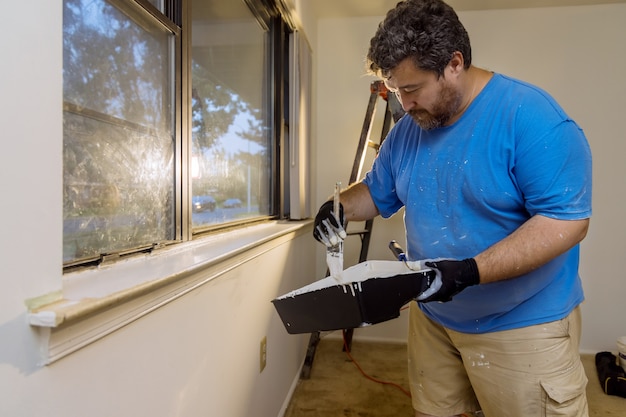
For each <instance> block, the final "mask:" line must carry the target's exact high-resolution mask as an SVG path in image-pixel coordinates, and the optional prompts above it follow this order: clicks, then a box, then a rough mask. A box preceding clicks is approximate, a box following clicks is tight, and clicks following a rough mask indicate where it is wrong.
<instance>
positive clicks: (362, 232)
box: [346, 229, 370, 236]
mask: <svg viewBox="0 0 626 417" xmlns="http://www.w3.org/2000/svg"><path fill="white" fill-rule="evenodd" d="M369 232H370V231H369V230H367V229H362V230H350V231H349V232H346V234H347V235H348V236H352V235H364V234H366V233H369Z"/></svg>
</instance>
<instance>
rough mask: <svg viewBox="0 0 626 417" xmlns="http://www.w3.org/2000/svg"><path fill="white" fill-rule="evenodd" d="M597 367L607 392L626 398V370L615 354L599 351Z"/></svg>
mask: <svg viewBox="0 0 626 417" xmlns="http://www.w3.org/2000/svg"><path fill="white" fill-rule="evenodd" d="M596 369H597V370H598V377H599V378H600V385H601V386H602V391H604V393H605V394H607V395H617V396H620V397H624V398H626V372H624V369H622V367H621V366H619V365H618V364H617V357H616V356H615V355H613V354H612V353H611V352H599V353H597V354H596Z"/></svg>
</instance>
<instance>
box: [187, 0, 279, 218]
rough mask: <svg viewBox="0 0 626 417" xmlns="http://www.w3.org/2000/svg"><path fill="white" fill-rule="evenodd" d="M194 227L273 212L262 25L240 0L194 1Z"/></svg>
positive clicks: (265, 39) (266, 51) (266, 50)
mask: <svg viewBox="0 0 626 417" xmlns="http://www.w3.org/2000/svg"><path fill="white" fill-rule="evenodd" d="M191 10H192V21H193V25H192V49H191V51H192V52H191V54H192V63H191V68H192V69H191V73H192V75H191V76H192V103H191V104H192V112H191V113H192V147H191V153H192V154H191V167H190V172H191V178H192V190H193V192H192V194H193V197H192V222H193V227H194V230H198V229H200V228H206V227H211V226H214V225H217V224H223V223H228V222H232V221H240V220H242V219H250V218H255V217H262V216H267V215H270V214H272V213H271V210H272V208H271V204H270V201H271V199H270V192H271V187H270V180H271V178H270V177H271V175H270V172H271V159H272V154H271V146H270V140H271V139H270V138H271V129H270V128H269V126H270V120H271V117H270V112H269V106H268V102H269V97H268V86H269V84H270V77H269V76H268V73H269V72H268V70H267V68H268V62H269V59H268V56H269V48H268V46H267V45H268V33H267V32H266V31H265V30H263V28H262V27H261V26H260V25H259V23H258V21H257V19H256V18H255V17H254V16H253V15H252V13H251V11H250V9H249V8H248V7H247V6H246V4H245V3H244V2H243V1H242V0H193V1H192V8H191Z"/></svg>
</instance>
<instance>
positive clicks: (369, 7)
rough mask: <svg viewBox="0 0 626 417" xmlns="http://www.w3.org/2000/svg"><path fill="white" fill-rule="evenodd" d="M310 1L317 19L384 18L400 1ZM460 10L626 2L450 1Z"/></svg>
mask: <svg viewBox="0 0 626 417" xmlns="http://www.w3.org/2000/svg"><path fill="white" fill-rule="evenodd" d="M302 1H310V2H311V7H312V9H313V11H314V13H315V14H316V16H317V17H318V18H328V17H366V16H384V15H385V14H386V13H387V10H389V9H391V8H393V7H394V6H395V5H396V4H397V3H398V0H302ZM447 3H448V4H449V5H450V6H452V7H454V9H455V10H457V11H463V10H486V9H519V8H533V7H560V6H583V5H598V4H609V3H626V0H447Z"/></svg>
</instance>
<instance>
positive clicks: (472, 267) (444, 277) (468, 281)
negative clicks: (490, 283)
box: [417, 258, 480, 303]
mask: <svg viewBox="0 0 626 417" xmlns="http://www.w3.org/2000/svg"><path fill="white" fill-rule="evenodd" d="M425 265H426V266H427V267H429V268H432V269H433V270H435V272H436V273H437V276H436V277H435V280H434V281H433V284H432V285H431V288H432V291H431V290H430V288H429V289H428V290H426V291H424V292H423V293H422V295H420V296H419V297H418V298H417V301H420V302H422V303H428V302H431V301H441V302H446V301H450V300H452V297H454V296H455V295H457V294H458V293H460V292H461V291H463V290H464V289H465V288H467V287H469V286H471V285H477V284H479V283H480V276H479V274H478V266H477V265H476V261H475V260H474V258H467V259H463V260H462V261H452V260H441V261H429V262H426V263H425ZM438 281H439V283H438ZM438 284H440V285H438ZM437 287H439V288H437Z"/></svg>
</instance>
